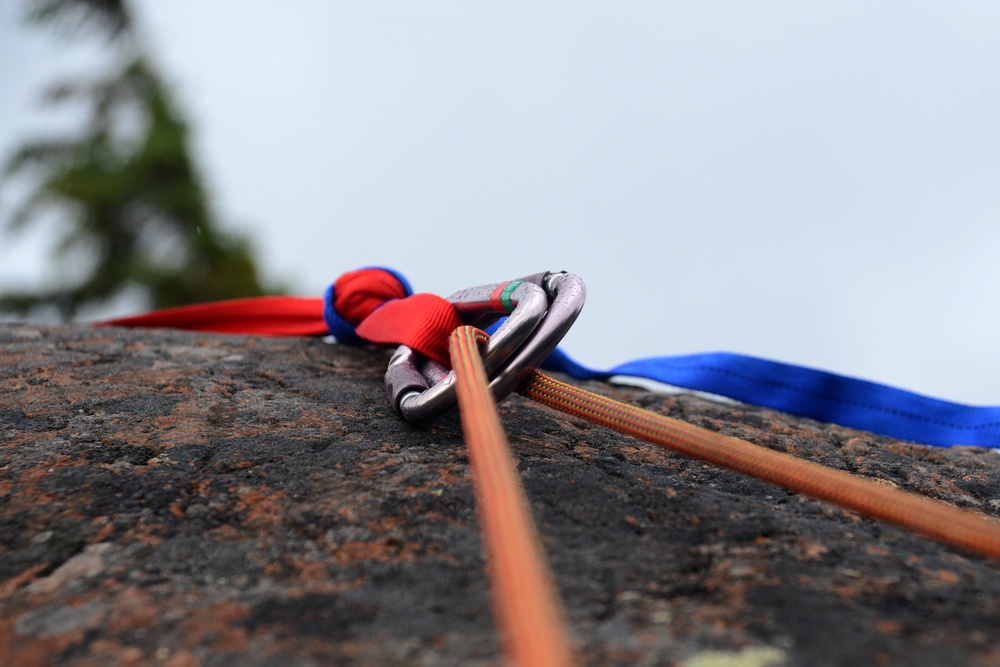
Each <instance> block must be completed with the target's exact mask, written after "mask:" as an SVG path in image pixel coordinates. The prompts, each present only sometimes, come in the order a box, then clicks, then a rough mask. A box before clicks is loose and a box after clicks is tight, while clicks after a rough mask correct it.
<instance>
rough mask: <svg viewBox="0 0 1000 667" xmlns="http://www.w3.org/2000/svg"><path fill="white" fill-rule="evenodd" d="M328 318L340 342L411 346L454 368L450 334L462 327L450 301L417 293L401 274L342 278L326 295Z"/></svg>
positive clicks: (367, 271)
mask: <svg viewBox="0 0 1000 667" xmlns="http://www.w3.org/2000/svg"><path fill="white" fill-rule="evenodd" d="M323 320H324V321H325V322H326V326H327V329H329V331H330V334H331V335H333V337H334V338H336V339H337V340H338V341H339V342H341V343H347V344H351V345H359V344H362V343H364V342H368V343H374V344H375V345H406V346H408V347H410V348H412V349H414V350H416V351H417V352H420V353H421V354H423V355H425V356H427V357H429V358H431V359H434V360H435V361H439V362H441V363H443V364H445V365H446V366H449V367H450V365H451V364H450V357H449V354H448V336H449V335H450V334H451V332H452V331H454V330H455V329H457V328H458V327H460V326H461V325H462V320H461V318H460V317H459V316H458V313H457V312H456V311H455V307H454V306H453V305H452V304H451V303H450V302H449V301H448V300H447V299H443V298H442V297H439V296H436V295H434V294H413V290H412V289H411V288H410V285H409V283H408V282H407V281H406V279H405V278H404V277H403V276H402V275H400V274H399V273H397V272H395V271H393V270H391V269H385V268H381V267H368V268H363V269H358V270H357V271H349V272H348V273H345V274H343V275H342V276H340V277H339V278H337V280H336V281H335V282H334V283H333V284H332V285H330V287H328V288H327V290H326V292H325V293H324V295H323Z"/></svg>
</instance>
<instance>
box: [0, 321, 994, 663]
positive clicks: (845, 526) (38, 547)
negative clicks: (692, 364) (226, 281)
mask: <svg viewBox="0 0 1000 667" xmlns="http://www.w3.org/2000/svg"><path fill="white" fill-rule="evenodd" d="M386 359H387V355H386V353H384V352H379V351H371V350H360V349H352V348H345V347H342V346H334V345H327V344H325V343H323V342H322V341H319V340H312V339H266V338H250V337H241V336H212V335H201V334H190V333H182V332H174V331H130V330H120V329H90V328H86V327H54V328H39V327H29V326H21V325H0V499H2V500H0V663H2V664H5V665H20V666H22V667H31V666H35V665H49V664H60V665H95V666H98V665H100V666H104V665H165V666H169V667H188V666H196V665H205V666H213V667H214V666H223V665H234V666H235V665H239V666H240V667H244V666H247V665H250V666H256V665H260V666H263V665H276V666H277V665H326V664H337V665H496V664H501V663H502V659H501V657H500V654H499V642H498V635H497V631H496V629H495V626H494V623H493V619H492V616H491V613H490V601H489V596H488V590H487V585H486V579H485V576H484V573H483V562H482V554H481V545H480V540H479V534H478V527H477V523H476V515H475V509H474V507H473V494H472V488H471V482H470V477H469V467H468V460H467V458H466V455H465V450H464V445H463V442H462V434H461V428H460V426H459V422H458V419H457V416H456V415H455V414H449V415H446V416H445V417H443V418H441V419H439V420H437V421H435V422H433V423H431V424H427V425H422V426H416V427H414V426H411V425H408V424H406V423H404V422H402V421H400V420H399V419H397V418H396V416H395V415H394V414H393V413H392V411H391V410H390V409H389V407H388V405H387V404H386V401H385V397H384V393H383V389H382V373H383V372H384V367H385V362H386ZM591 388H593V389H595V390H597V391H600V392H603V393H607V394H610V395H613V396H616V397H619V398H624V399H625V400H629V401H632V402H634V403H637V404H639V405H641V406H643V407H646V408H648V409H651V410H655V411H658V412H661V413H664V414H668V415H670V416H674V417H679V418H681V419H684V420H687V421H689V422H691V423H694V424H697V425H699V426H703V427H705V428H708V429H712V430H717V431H721V432H724V433H726V434H729V435H734V436H737V437H741V438H744V439H747V440H750V441H752V442H755V443H758V444H761V445H764V446H768V447H772V448H775V449H779V450H782V451H786V452H790V453H793V454H796V455H799V456H803V457H807V458H810V459H812V460H815V461H819V462H821V463H823V464H825V465H828V466H831V467H834V468H839V469H843V470H848V471H851V472H853V473H856V474H859V475H864V476H866V477H870V478H874V479H878V480H881V481H882V483H884V484H889V485H893V486H898V487H902V488H906V489H910V490H913V491H916V492H918V493H922V494H925V495H928V496H933V497H936V498H940V499H942V500H945V501H948V502H951V503H954V504H957V505H961V506H964V507H970V508H974V509H976V510H979V511H981V512H984V513H987V514H991V515H994V516H997V515H1000V456H998V455H997V454H995V453H992V452H988V451H986V450H982V449H974V448H963V447H958V448H953V449H951V450H943V449H935V448H930V447H923V446H917V445H911V444H906V443H901V442H897V441H893V440H890V439H886V438H881V437H877V436H872V435H870V434H866V433H861V432H855V431H851V430H848V429H844V428H840V427H836V426H830V425H825V424H819V423H816V422H812V421H808V420H800V419H795V418H793V417H789V416H787V415H784V414H781V413H776V412H773V411H769V410H764V409H758V408H753V407H747V406H743V405H732V404H725V403H717V402H712V401H708V400H705V399H702V398H698V397H694V396H689V395H659V394H654V393H649V392H645V391H641V390H637V389H623V388H614V387H611V386H609V385H604V384H592V385H591ZM502 413H503V417H502V418H503V423H504V426H505V428H506V429H507V431H508V435H509V437H510V440H511V444H512V447H513V449H514V452H515V455H516V457H517V458H518V459H519V461H520V471H521V474H522V476H523V480H524V484H525V487H526V489H527V491H528V495H529V498H530V500H531V503H532V509H533V511H534V513H535V517H536V520H537V521H538V523H539V527H540V531H541V533H542V535H543V539H544V541H545V545H546V549H547V550H548V557H549V559H550V562H551V565H552V568H553V570H554V572H555V574H556V578H557V583H558V586H559V589H560V593H561V595H562V598H563V602H564V604H565V606H566V610H567V615H568V618H569V623H570V626H571V633H572V636H573V638H574V641H575V644H576V646H577V648H578V655H579V657H580V659H581V662H582V663H583V664H588V665H619V664H620V665H686V666H688V667H695V666H697V665H713V664H739V665H745V666H748V667H749V666H755V665H759V666H763V665H770V664H775V665H782V664H787V665H804V666H805V665H808V666H815V665H852V666H854V665H880V664H886V665H890V664H896V665H917V666H919V665H928V666H930V665H933V666H934V667H938V666H940V665H997V664H1000V565H998V564H996V563H993V562H989V561H986V560H983V559H980V558H976V557H972V556H968V555H966V554H962V553H958V552H956V551H954V550H951V549H949V548H946V547H944V546H941V545H939V544H936V543H934V542H930V541H927V540H925V539H923V538H921V537H918V536H915V535H912V534H910V533H908V532H906V531H903V530H901V529H897V528H894V527H892V526H887V525H884V524H880V523H876V522H873V521H870V520H868V519H865V518H862V517H859V516H858V515H856V514H854V513H852V512H848V511H843V510H840V509H837V508H835V507H832V506H830V505H827V504H825V503H821V502H818V501H814V500H811V499H808V498H803V497H800V496H797V495H795V494H792V493H789V492H786V491H784V490H781V489H779V488H776V487H773V486H770V485H768V484H765V483H763V482H759V481H756V480H754V479H750V478H746V477H744V476H742V475H739V474H736V473H732V472H729V471H726V470H720V469H717V468H715V467H712V466H710V465H707V464H703V463H700V462H697V461H691V460H688V459H685V458H683V457H680V456H678V455H675V454H672V453H669V452H666V451H663V450H661V449H658V448H657V447H655V446H652V445H647V444H645V443H642V442H637V441H634V440H631V439H629V438H627V437H624V436H621V435H618V434H615V433H612V432H609V431H606V430H604V429H601V428H597V427H591V426H590V425H588V424H587V423H585V422H582V421H578V420H576V419H569V418H565V417H563V416H562V415H560V414H558V413H556V412H553V411H551V410H549V409H547V408H544V407H541V406H538V405H535V404H532V403H530V402H528V401H526V400H525V399H522V398H520V397H513V398H510V399H508V400H507V401H505V402H504V403H503V404H502ZM727 660H728V661H729V662H727Z"/></svg>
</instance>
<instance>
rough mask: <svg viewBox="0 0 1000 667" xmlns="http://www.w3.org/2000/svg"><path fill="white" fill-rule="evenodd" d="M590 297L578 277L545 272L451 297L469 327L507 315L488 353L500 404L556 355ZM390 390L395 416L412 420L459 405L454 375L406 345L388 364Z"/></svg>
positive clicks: (485, 355)
mask: <svg viewBox="0 0 1000 667" xmlns="http://www.w3.org/2000/svg"><path fill="white" fill-rule="evenodd" d="M586 293H587V292H586V287H584V284H583V281H582V280H581V279H580V278H578V277H577V276H574V275H573V274H570V273H566V272H559V273H548V272H546V273H538V274H535V275H532V276H527V277H525V278H522V279H520V280H514V281H510V282H505V283H497V284H493V285H481V286H479V287H473V288H470V289H467V290H462V291H460V292H456V293H455V294H452V295H451V296H450V297H449V298H448V300H449V301H451V302H452V303H453V304H454V305H455V309H456V310H457V311H458V313H459V316H460V317H461V318H462V321H463V322H465V323H466V324H471V325H474V326H478V327H481V328H482V327H486V326H488V325H489V324H492V323H493V322H495V321H496V320H497V319H498V318H499V317H501V316H503V315H508V317H507V320H506V321H505V322H504V323H503V324H501V325H500V327H499V328H498V329H497V331H496V333H494V334H493V336H491V337H490V340H489V342H488V343H487V345H486V349H485V351H484V353H483V363H484V365H485V366H486V373H487V375H488V376H489V377H490V388H491V389H492V391H493V395H494V397H495V398H496V400H497V401H500V400H502V399H504V398H506V397H507V395H508V394H510V392H512V391H513V390H514V389H516V388H517V386H518V385H520V384H521V382H523V381H524V380H525V379H526V378H527V376H528V375H529V374H530V373H531V371H532V370H534V369H535V368H536V367H537V366H538V365H539V364H540V363H542V362H543V361H544V360H545V358H546V357H548V356H549V354H551V353H552V351H553V350H554V349H555V348H556V346H557V345H558V344H559V341H560V340H562V337H563V336H564V335H565V334H566V332H567V331H568V330H569V328H570V327H571V326H572V325H573V322H575V321H576V318H577V316H578V315H579V314H580V310H581V309H582V308H583V303H584V300H585V299H586ZM385 388H386V393H387V394H388V397H389V400H390V402H391V403H392V405H393V407H394V408H395V410H396V412H397V413H399V414H400V415H401V416H402V417H403V418H404V419H406V420H407V421H411V422H419V421H424V420H426V419H430V418H432V417H435V416H437V415H439V414H441V413H443V412H445V411H446V410H448V409H449V408H450V407H451V406H453V405H454V404H455V402H456V399H455V374H454V373H453V372H450V371H448V370H447V369H446V368H445V367H444V366H443V365H441V364H439V363H438V362H436V361H432V360H430V359H427V358H426V357H424V356H423V355H421V354H419V353H417V352H415V351H413V350H411V349H410V348H409V347H407V346H405V345H401V346H399V348H397V350H396V352H395V354H393V356H392V359H391V360H390V361H389V368H388V370H387V371H386V374H385Z"/></svg>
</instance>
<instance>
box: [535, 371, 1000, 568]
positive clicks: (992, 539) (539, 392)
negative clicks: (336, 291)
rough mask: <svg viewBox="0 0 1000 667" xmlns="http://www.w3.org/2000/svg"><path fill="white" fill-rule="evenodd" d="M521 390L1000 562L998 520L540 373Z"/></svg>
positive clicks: (672, 447) (637, 435)
mask: <svg viewBox="0 0 1000 667" xmlns="http://www.w3.org/2000/svg"><path fill="white" fill-rule="evenodd" d="M519 393H521V394H522V395H523V396H526V397H528V398H530V399H532V400H534V401H537V402H539V403H541V404H542V405H547V406H549V407H551V408H555V409H556V410H560V411H562V412H565V413H567V414H570V415H573V416H575V417H581V418H583V419H587V420H588V421H591V422H593V423H595V424H598V425H600V426H605V427H607V428H610V429H613V430H615V431H618V432H619V433H624V434H625V435H629V436H632V437H634V438H639V439H641V440H645V441H646V442H651V443H653V444H656V445H660V446H661V447H665V448H667V449H669V450H671V451H674V452H678V453H680V454H684V455H685V456H690V457H692V458H696V459H701V460H703V461H708V462H709V463H714V464H716V465H720V466H723V467H725V468H729V469H730V470H735V471H736V472H741V473H743V474H746V475H751V476H753V477H756V478H758V479H761V480H764V481H765V482H770V483H772V484H777V485H778V486H783V487H785V488H786V489H790V490H792V491H795V492H797V493H802V494H805V495H808V496H812V497H814V498H819V499H821V500H826V501H829V502H832V503H835V504H837V505H840V506H841V507H846V508H848V509H852V510H855V511H857V512H860V513H861V514H864V515H865V516H869V517H872V518H876V519H882V520H884V521H889V522H891V523H895V524H897V525H900V526H903V527H905V528H909V529H910V530H913V531H915V532H918V533H922V534H924V535H927V536H929V537H932V538H935V539H937V540H940V541H941V542H944V543H945V544H949V545H951V546H954V547H957V548H960V549H965V550H967V551H972V552H974V553H977V554H980V555H982V556H987V557H989V558H993V559H996V560H998V561H1000V521H997V520H995V519H991V518H989V517H987V516H984V515H982V514H978V513H976V512H972V511H969V510H963V509H960V508H958V507H955V506H953V505H949V504H947V503H943V502H940V501H937V500H932V499H930V498H925V497H924V496H919V495H917V494H915V493H911V492H909V491H902V490H899V489H893V488H891V487H886V486H882V485H880V484H876V483H875V482H870V481H868V480H866V479H864V478H861V477H856V476H854V475H851V474H849V473H846V472H842V471H840V470H834V469H832V468H827V467H826V466H822V465H819V464H818V463H813V462H811V461H805V460H802V459H799V458H796V457H794V456H791V455H789V454H784V453H782V452H776V451H774V450H773V449H768V448H766V447H760V446H758V445H754V444H752V443H749V442H746V441H745V440H739V439H737V438H732V437H729V436H726V435H721V434H719V433H715V432H713V431H709V430H706V429H703V428H699V427H697V426H694V425H693V424H688V423H686V422H682V421H679V420H677V419H671V418H670V417H665V416H663V415H658V414H656V413H653V412H650V411H649V410H643V409H642V408H637V407H635V406H634V405H629V404H628V403H622V402H621V401H616V400H614V399H611V398H607V397H605V396H600V395H598V394H595V393H593V392H590V391H587V390H586V389H582V388H580V387H575V386H573V385H570V384H566V383H565V382H560V381H558V380H556V379H554V378H551V377H548V376H547V375H544V374H542V373H539V372H538V371H535V372H534V373H533V374H532V376H531V378H530V379H529V380H528V382H527V383H526V384H525V385H523V386H522V387H521V388H520V389H519Z"/></svg>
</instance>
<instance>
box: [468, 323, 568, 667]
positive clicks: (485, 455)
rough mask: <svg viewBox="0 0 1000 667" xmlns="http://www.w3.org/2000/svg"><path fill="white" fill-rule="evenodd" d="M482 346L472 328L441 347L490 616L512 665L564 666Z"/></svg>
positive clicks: (557, 613) (549, 593) (550, 598)
mask: <svg viewBox="0 0 1000 667" xmlns="http://www.w3.org/2000/svg"><path fill="white" fill-rule="evenodd" d="M486 338H487V337H486V334H484V333H483V332H481V331H478V330H476V329H474V328H473V327H460V328H458V329H456V330H455V332H454V333H453V334H452V335H451V338H450V339H449V341H448V342H449V350H450V353H451V362H452V366H453V367H454V370H455V376H456V390H457V394H458V407H459V411H460V413H461V418H462V431H463V433H464V434H465V442H466V446H467V447H468V450H469V461H470V462H471V464H472V481H473V485H474V486H475V489H476V506H477V509H478V512H479V521H480V524H481V526H482V532H483V541H484V544H485V547H486V560H487V568H488V571H489V575H490V584H491V586H492V589H493V607H494V615H495V616H496V618H497V623H498V625H499V626H500V628H501V630H502V633H503V636H504V652H505V653H506V654H507V657H508V659H510V660H511V662H513V663H514V664H516V665H519V666H520V667H560V666H563V665H565V666H568V665H572V664H573V656H572V651H571V649H570V643H569V638H568V636H567V634H566V623H565V621H564V619H563V613H562V608H561V607H560V604H559V600H558V597H557V594H556V590H555V585H554V583H553V580H552V575H551V573H550V572H549V569H548V566H547V565H546V563H545V557H544V555H543V551H542V547H541V544H540V540H539V537H538V533H537V531H536V530H535V526H534V523H533V522H532V520H531V512H530V510H529V508H528V501H527V498H526V497H525V494H524V490H523V489H522V488H521V485H520V483H519V481H518V477H517V469H516V467H515V464H514V460H513V458H512V457H511V454H510V449H509V446H508V444H507V438H506V436H505V435H504V432H503V428H502V427H501V425H500V417H499V415H498V414H497V410H496V402H495V401H494V399H493V395H492V394H491V393H490V390H489V385H488V380H487V377H486V370H485V369H484V368H483V363H482V359H481V357H480V353H479V347H478V345H477V342H484V341H485V340H486Z"/></svg>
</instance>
